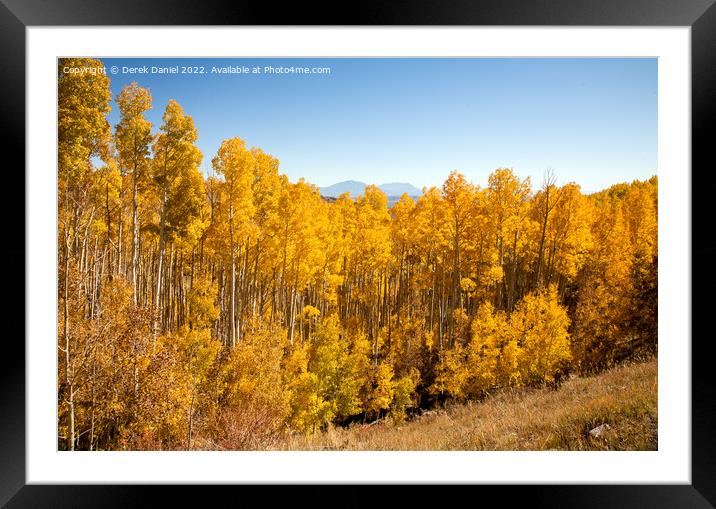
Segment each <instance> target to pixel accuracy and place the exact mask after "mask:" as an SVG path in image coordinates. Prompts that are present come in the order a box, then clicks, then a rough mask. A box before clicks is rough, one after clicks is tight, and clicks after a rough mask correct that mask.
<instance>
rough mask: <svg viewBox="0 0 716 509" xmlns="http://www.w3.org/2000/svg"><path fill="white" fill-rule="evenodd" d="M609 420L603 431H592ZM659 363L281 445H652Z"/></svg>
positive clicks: (611, 447) (501, 447) (621, 368)
mask: <svg viewBox="0 0 716 509" xmlns="http://www.w3.org/2000/svg"><path fill="white" fill-rule="evenodd" d="M603 423H606V424H609V426H610V429H609V430H607V431H606V432H605V433H604V435H603V436H602V437H599V438H593V437H591V436H590V435H589V430H591V429H593V428H595V427H596V426H599V425H600V424H603ZM657 443H658V442H657V363H656V360H651V361H649V362H642V363H635V364H630V365H623V366H619V367H616V368H614V369H612V370H609V371H606V372H604V373H602V374H600V375H598V376H595V377H591V378H572V379H570V380H568V381H567V382H565V383H564V384H563V385H562V386H561V387H560V388H559V389H558V390H551V389H531V390H505V391H502V392H499V393H497V394H495V395H493V396H490V397H488V399H486V400H485V401H483V402H480V403H468V404H466V405H455V406H452V407H451V408H448V409H447V410H441V411H437V412H427V413H426V414H423V415H421V416H420V417H418V418H416V419H414V420H412V421H410V422H406V423H404V424H402V425H398V426H394V425H391V424H390V423H388V422H378V423H375V424H372V425H361V424H358V425H354V426H352V427H350V428H347V429H340V428H333V429H330V430H328V431H326V432H325V433H320V434H316V435H313V436H309V437H304V436H300V435H295V436H293V437H291V438H289V439H287V440H286V441H285V442H284V443H282V444H281V445H280V446H279V447H277V449H283V450H550V449H552V450H554V449H556V450H655V449H657Z"/></svg>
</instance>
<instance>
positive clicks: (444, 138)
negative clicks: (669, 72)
mask: <svg viewBox="0 0 716 509" xmlns="http://www.w3.org/2000/svg"><path fill="white" fill-rule="evenodd" d="M102 60H103V62H104V63H105V66H106V68H107V70H108V74H109V76H110V79H111V89H112V95H113V97H114V96H116V94H117V93H118V92H119V91H120V90H121V89H122V87H123V86H125V85H127V84H129V83H131V82H132V81H136V82H137V83H139V85H141V86H143V87H147V88H149V89H150V90H151V92H152V96H153V99H154V107H153V109H152V110H151V111H150V112H149V113H148V115H147V117H148V118H149V119H150V120H151V121H152V122H153V123H154V124H155V129H158V128H159V126H160V125H161V116H162V113H163V111H164V108H165V107H166V104H167V101H168V100H169V99H175V100H176V101H178V102H179V104H181V105H182V107H183V108H184V110H185V112H186V113H187V114H189V115H191V116H192V117H193V118H194V122H195V124H196V126H197V129H198V131H199V141H198V145H199V148H200V149H201V150H202V152H203V153H204V161H203V163H202V171H204V173H209V172H210V168H211V159H212V157H213V156H214V154H215V153H216V150H217V149H218V147H219V145H220V144H221V141H222V140H223V139H225V138H231V137H234V136H239V137H241V138H243V139H244V140H246V142H247V144H248V145H249V146H258V147H261V148H262V149H264V151H266V152H268V153H270V154H272V155H274V156H275V157H277V158H278V159H279V160H280V162H281V172H282V173H285V174H287V175H288V176H289V178H290V179H291V180H292V181H293V180H297V179H298V178H299V177H304V178H306V180H308V181H310V182H312V183H314V184H317V185H319V186H326V185H330V184H333V183H336V182H340V181H343V180H361V181H364V182H367V183H376V184H381V183H385V182H410V183H411V184H413V185H415V186H417V187H419V188H420V187H422V186H432V185H435V186H439V185H441V184H442V182H443V181H444V180H445V178H446V177H447V175H448V174H449V172H450V171H452V170H455V169H457V170H459V171H460V172H462V173H463V174H465V175H466V176H467V177H468V178H469V179H470V180H472V181H473V182H474V183H476V184H479V185H481V186H484V185H485V184H486V183H487V176H488V175H489V174H490V173H491V172H492V171H493V170H495V169H496V168H499V167H508V168H512V169H513V170H514V171H515V173H516V174H517V175H519V176H521V177H526V176H530V177H531V178H532V181H533V187H537V186H538V185H539V183H540V182H541V180H542V176H543V174H544V171H545V170H546V169H547V168H552V169H553V170H554V172H555V173H556V175H557V177H558V181H559V183H565V182H569V181H575V182H577V183H578V184H580V185H581V186H582V189H583V191H585V192H593V191H597V190H599V189H603V188H605V187H608V186H609V185H611V184H613V183H616V182H623V181H631V180H633V179H645V178H648V177H650V176H651V175H654V174H656V163H657V60H656V59H626V58H625V59H621V58H620V59H616V58H612V59H587V58H583V59H562V58H559V59H546V58H533V59H504V58H500V59H484V58H482V59H464V58H460V59H458V58H450V59H442V58H435V59H424V58H420V59H387V58H386V59H353V58H350V59H349V58H346V59H145V58H135V59H115V58H106V59H102ZM141 65H146V66H149V67H150V68H151V66H158V67H164V66H170V65H179V66H204V67H205V70H206V72H207V74H204V75H196V74H194V75H192V74H125V73H122V72H121V70H122V67H124V66H128V67H130V66H141ZM227 65H233V66H247V67H249V68H253V67H255V66H259V67H260V68H262V69H263V68H264V67H265V66H274V67H280V66H284V67H287V66H307V67H330V68H331V72H330V74H309V75H305V74H304V75H300V74H265V73H261V74H243V73H242V74H230V75H221V74H211V73H210V69H211V67H212V66H216V67H222V66H227ZM111 66H117V67H119V69H120V72H119V73H114V74H113V73H112V72H111V70H110V69H111ZM115 106H116V105H114V103H113V111H112V112H111V113H110V116H109V120H110V123H111V124H112V126H114V125H115V124H116V123H117V122H118V120H119V117H118V111H117V109H116V107H115Z"/></svg>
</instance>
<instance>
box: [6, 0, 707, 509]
mask: <svg viewBox="0 0 716 509" xmlns="http://www.w3.org/2000/svg"><path fill="white" fill-rule="evenodd" d="M714 1H715V0H602V1H598V2H595V1H593V0H538V1H535V0H532V1H530V0H454V1H452V2H435V1H432V0H413V1H412V2H407V1H404V0H403V1H395V0H391V1H387V0H366V1H363V2H360V3H357V4H355V8H354V9H353V10H348V9H346V6H345V5H341V4H340V3H338V2H336V3H334V4H330V5H321V4H308V5H307V4H306V3H303V2H296V3H294V4H293V5H286V6H281V7H278V6H276V5H272V4H271V3H269V2H266V3H257V2H253V3H248V2H242V1H238V2H233V3H226V4H224V3H223V2H217V1H213V0H204V1H201V2H199V1H196V0H175V1H171V0H160V1H156V0H155V1H153V2H151V3H149V2H146V1H144V0H124V1H122V2H118V1H114V2H112V1H108V0H95V1H92V0H58V1H53V2H48V1H46V0H0V98H1V99H0V101H1V102H2V109H1V110H0V111H2V114H1V115H0V125H1V126H2V134H3V135H2V136H1V137H0V140H2V141H0V143H2V145H3V148H4V150H3V152H2V153H3V154H16V155H19V156H20V157H19V160H18V162H17V163H15V165H14V166H11V165H9V164H5V165H3V166H5V168H4V169H5V170H6V171H5V172H4V177H5V179H7V178H15V179H17V182H13V183H12V185H13V186H14V187H13V188H12V189H19V188H20V187H21V188H22V189H24V188H25V182H24V172H22V171H21V168H24V164H25V161H24V154H25V137H24V136H25V108H24V106H25V101H26V96H25V79H26V78H25V76H26V75H25V71H26V64H25V62H26V60H25V50H26V48H25V40H26V39H25V30H26V27H29V26H91V25H205V26H206V25H337V26H340V25H463V26H465V25H503V26H507V25H553V26H560V25H569V26H689V27H691V44H692V46H691V51H692V54H691V58H692V66H691V73H692V76H691V78H692V82H691V83H692V112H691V113H692V170H691V183H692V205H691V206H692V209H691V212H692V232H699V231H700V232H710V231H711V229H712V226H711V228H709V226H710V225H711V222H710V214H709V213H708V209H707V206H708V205H709V202H708V201H707V200H706V199H705V198H706V196H705V193H707V192H708V191H709V186H708V185H704V182H703V179H704V175H708V172H709V171H713V168H714V167H716V164H714V159H715V156H714V150H713V148H712V145H713V141H712V139H711V137H710V136H709V134H710V133H709V130H708V127H709V124H711V123H713V121H714V119H716V6H714ZM27 99H29V100H31V98H27ZM685 177H688V174H685ZM697 181H698V183H697ZM8 189H10V188H9V187H8ZM9 195H13V196H12V197H11V196H9ZM0 207H2V209H3V212H4V214H3V216H2V217H3V218H12V220H9V221H4V222H3V229H4V230H5V232H4V233H5V238H6V239H17V241H16V242H7V243H5V244H3V245H1V246H0V260H1V261H2V263H3V264H4V265H3V266H4V267H6V268H8V267H15V268H17V267H21V266H22V267H24V268H25V270H26V269H27V268H26V265H25V256H26V253H25V247H24V246H25V243H24V238H25V223H24V216H23V221H20V220H19V218H18V210H23V211H24V210H25V205H24V193H8V194H7V195H6V198H4V199H2V200H0ZM692 239H693V240H692V242H693V244H694V245H692V246H691V250H692V251H691V253H692V267H691V269H692V273H697V274H698V275H699V277H698V279H697V280H696V281H695V283H696V284H693V285H692V328H693V326H694V325H698V324H701V323H704V322H705V321H706V320H705V319H704V317H705V316H706V314H705V312H706V311H707V309H706V306H709V304H710V300H709V299H708V298H702V299H698V298H696V293H695V292H694V290H696V288H697V287H699V288H702V289H707V288H713V287H714V285H713V283H714V280H715V279H716V277H715V275H714V273H715V271H713V270H698V269H699V268H701V269H706V265H707V263H709V262H712V260H713V259H714V255H716V240H715V239H714V236H713V235H700V236H697V235H692ZM696 270H698V272H695V271H696ZM8 272H11V273H12V274H6V275H4V276H3V278H4V282H5V284H8V283H15V284H16V287H17V288H18V289H19V288H22V290H18V292H15V293H12V296H11V297H9V298H6V299H4V300H6V302H5V303H4V304H5V305H4V306H3V309H4V311H5V312H4V313H3V314H4V317H5V324H4V327H3V334H2V337H3V344H4V348H3V352H4V355H3V358H4V361H5V362H3V363H2V371H0V373H2V375H1V376H0V386H1V387H2V389H1V392H0V402H1V403H0V404H1V405H2V407H1V408H2V409H1V411H0V458H1V459H0V504H3V505H4V504H7V507H49V506H51V507H97V506H102V507H104V506H107V505H109V506H111V505H113V504H116V505H120V506H122V507H132V506H143V505H148V504H150V503H152V502H151V499H149V498H148V497H147V495H148V492H150V491H154V490H153V489H150V488H149V487H147V486H122V485H108V486H97V485H95V486H78V485H43V486H40V485H26V477H25V473H26V471H25V467H26V459H25V415H26V414H25V390H24V389H25V362H20V359H23V360H24V359H25V348H24V343H23V341H21V339H20V337H19V336H20V335H22V336H23V337H24V336H25V330H24V321H20V320H19V319H18V317H19V316H21V315H22V316H25V313H24V311H25V306H26V305H27V306H30V305H32V303H31V302H27V303H26V302H25V299H24V298H22V299H20V298H19V295H25V289H24V282H25V281H24V272H25V271H19V270H17V269H16V270H10V271H8ZM12 278H15V280H12ZM21 279H22V282H21V281H20V280H21ZM20 292H22V293H20ZM4 293H6V295H7V294H10V292H9V291H7V290H6V292H4ZM12 325H15V326H16V327H15V330H12V327H11V326H12ZM697 329H698V328H693V330H694V331H695V330H697ZM703 330H707V331H708V329H705V328H704V329H702V332H703ZM692 336H693V337H694V338H695V340H693V341H692V343H691V348H692V405H691V408H692V450H691V455H692V456H691V457H692V468H691V475H692V483H691V484H690V485H584V486H577V485H550V486H538V485H530V486H520V487H517V486H510V487H509V488H508V487H505V486H502V487H501V486H479V487H478V490H479V493H478V494H477V495H475V494H471V495H469V496H470V497H471V498H473V500H474V501H475V502H476V503H478V501H480V500H482V501H486V500H487V499H486V498H483V497H485V495H486V494H487V493H486V492H497V493H495V494H497V495H498V497H500V498H501V499H502V500H509V501H513V500H516V498H515V497H519V498H522V497H525V499H529V503H530V505H532V506H538V507H541V506H545V507H547V506H549V507H582V508H590V507H595V508H596V507H599V508H600V509H603V508H606V507H610V508H613V507H629V508H633V507H649V508H658V507H715V506H716V482H715V480H716V468H714V464H715V462H714V458H715V457H716V439H715V438H714V437H715V436H716V433H715V431H716V408H715V405H714V401H716V390H715V389H714V384H713V382H712V380H711V377H710V371H711V370H710V364H711V363H712V357H711V356H710V355H709V346H710V343H711V338H710V335H709V334H708V333H707V334H703V335H696V334H692ZM670 340H674V341H683V342H688V341H691V338H688V337H686V338H670ZM217 488H218V487H212V489H217ZM225 488H226V487H224V488H222V489H221V491H222V493H225V491H226V489H225ZM296 488H297V490H298V491H304V492H310V494H309V493H307V495H306V501H310V500H311V499H312V498H313V497H316V496H319V495H318V494H317V492H316V487H311V486H302V487H296ZM365 488H366V487H359V486H352V487H348V488H346V490H345V492H344V493H343V494H342V495H340V498H334V496H329V495H327V494H325V492H321V493H322V494H321V495H320V496H321V497H327V498H326V500H333V501H334V502H335V503H338V504H341V505H348V506H354V507H358V506H361V507H362V506H366V505H368V504H371V505H372V504H373V503H374V502H376V501H377V498H376V497H378V495H377V494H375V493H372V492H370V490H367V489H365ZM242 489H244V490H246V489H247V487H243V488H242ZM187 491H188V490H187V489H185V487H183V486H174V487H171V488H170V489H163V490H162V496H165V495H167V494H169V492H171V494H172V495H173V496H176V497H181V498H182V500H183V501H184V502H187V501H188V499H187V498H186V496H187ZM405 491H408V490H405ZM441 493H442V495H441ZM445 493H446V489H445V488H439V489H430V487H425V486H423V487H417V486H415V487H413V488H411V490H410V492H409V493H404V494H402V495H401V498H402V503H403V504H405V505H408V504H411V503H413V502H415V501H422V502H426V501H427V500H428V498H426V497H431V496H435V497H444V496H445ZM490 494H492V493H490ZM293 496H295V494H294V495H293ZM474 497H477V498H474ZM302 498H303V497H302ZM247 500H248V499H247ZM445 501H447V499H445ZM236 502H237V503H238V502H239V500H236Z"/></svg>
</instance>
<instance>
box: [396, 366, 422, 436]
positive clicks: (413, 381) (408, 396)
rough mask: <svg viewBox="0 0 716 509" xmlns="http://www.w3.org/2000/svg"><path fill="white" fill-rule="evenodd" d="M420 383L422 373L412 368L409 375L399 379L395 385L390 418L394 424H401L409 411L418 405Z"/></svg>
mask: <svg viewBox="0 0 716 509" xmlns="http://www.w3.org/2000/svg"><path fill="white" fill-rule="evenodd" d="M419 382H420V372H419V371H418V370H417V369H415V368H410V371H409V372H408V374H406V375H405V376H403V377H400V378H398V379H397V380H396V381H395V383H394V385H393V402H392V403H391V406H390V417H391V419H392V420H393V422H394V423H401V422H403V421H404V420H405V418H406V416H407V410H408V409H409V408H411V407H414V406H415V405H416V394H415V390H416V388H417V386H418V383H419Z"/></svg>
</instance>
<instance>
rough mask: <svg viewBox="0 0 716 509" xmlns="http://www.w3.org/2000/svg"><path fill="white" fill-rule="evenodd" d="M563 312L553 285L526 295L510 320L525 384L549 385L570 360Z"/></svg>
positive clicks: (564, 310)
mask: <svg viewBox="0 0 716 509" xmlns="http://www.w3.org/2000/svg"><path fill="white" fill-rule="evenodd" d="M568 327H569V318H568V317H567V311H566V309H565V308H564V307H562V306H561V305H560V304H559V300H558V298H557V289H556V287H555V286H554V285H551V286H549V287H548V288H547V289H545V290H541V291H538V292H534V293H531V294H528V295H526V296H525V297H524V298H523V299H522V300H521V301H520V302H519V303H518V304H517V307H516V308H515V311H514V312H513V313H512V315H511V316H510V329H511V333H512V334H513V335H514V337H515V338H516V339H517V344H518V345H519V347H520V348H521V350H522V352H521V356H520V376H521V380H523V381H525V382H533V381H534V382H551V381H553V380H554V377H555V376H556V375H557V373H558V372H560V370H563V369H565V368H566V367H567V366H568V363H569V361H570V360H571V352H570V339H569V333H568V332H567V329H568Z"/></svg>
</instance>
